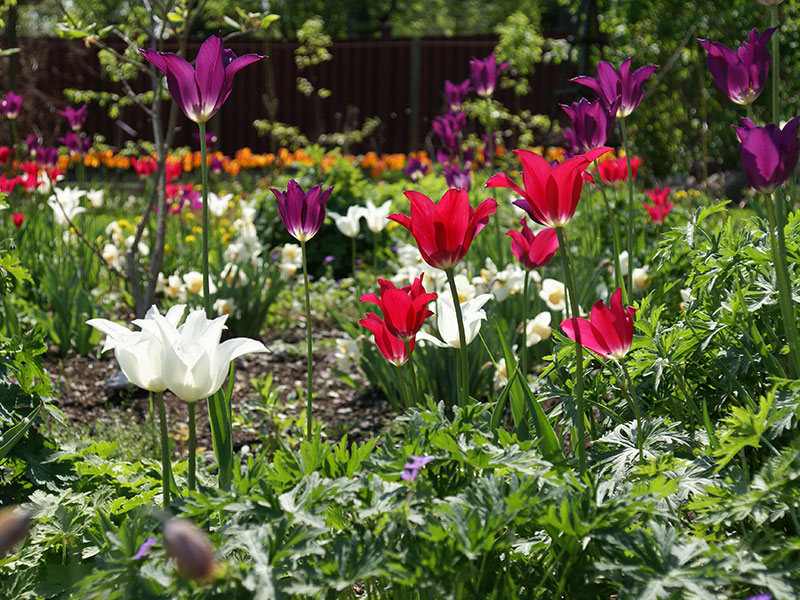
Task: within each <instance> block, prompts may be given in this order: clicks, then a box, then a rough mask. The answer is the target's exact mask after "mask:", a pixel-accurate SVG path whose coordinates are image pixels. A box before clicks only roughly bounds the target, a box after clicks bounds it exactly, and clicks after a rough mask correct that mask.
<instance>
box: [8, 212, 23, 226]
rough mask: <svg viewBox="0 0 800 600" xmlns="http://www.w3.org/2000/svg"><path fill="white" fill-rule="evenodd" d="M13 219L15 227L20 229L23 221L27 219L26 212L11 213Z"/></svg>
mask: <svg viewBox="0 0 800 600" xmlns="http://www.w3.org/2000/svg"><path fill="white" fill-rule="evenodd" d="M11 220H12V221H13V222H14V227H16V228H17V229H19V228H20V227H22V222H23V221H24V220H25V214H24V213H11Z"/></svg>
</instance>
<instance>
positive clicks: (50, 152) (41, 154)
mask: <svg viewBox="0 0 800 600" xmlns="http://www.w3.org/2000/svg"><path fill="white" fill-rule="evenodd" d="M36 159H37V161H38V162H40V163H44V164H45V165H47V166H48V167H52V166H53V165H54V164H56V163H57V162H58V148H56V147H55V146H51V147H49V148H39V149H38V150H37V151H36Z"/></svg>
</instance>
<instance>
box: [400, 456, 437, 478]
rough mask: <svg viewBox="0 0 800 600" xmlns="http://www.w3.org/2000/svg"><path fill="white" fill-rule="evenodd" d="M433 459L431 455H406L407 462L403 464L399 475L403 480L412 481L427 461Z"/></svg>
mask: <svg viewBox="0 0 800 600" xmlns="http://www.w3.org/2000/svg"><path fill="white" fill-rule="evenodd" d="M433 460H435V459H434V458H433V457H432V456H415V455H414V454H412V455H411V456H409V457H408V462H407V463H406V464H404V465H403V469H404V471H403V474H402V475H400V477H402V478H403V479H404V480H405V481H414V480H415V479H416V478H417V475H418V474H419V471H420V469H422V468H423V467H424V466H425V465H427V464H428V463H429V462H431V461H433Z"/></svg>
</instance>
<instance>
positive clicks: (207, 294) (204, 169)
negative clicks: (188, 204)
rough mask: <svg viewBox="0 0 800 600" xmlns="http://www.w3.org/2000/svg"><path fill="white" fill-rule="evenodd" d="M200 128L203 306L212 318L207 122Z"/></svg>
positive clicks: (201, 124)
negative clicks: (209, 268)
mask: <svg viewBox="0 0 800 600" xmlns="http://www.w3.org/2000/svg"><path fill="white" fill-rule="evenodd" d="M197 127H198V128H199V129H200V174H201V181H202V186H203V308H204V309H205V311H206V318H211V286H210V285H209V280H208V231H209V225H208V165H207V164H206V124H205V121H203V122H201V123H198V124H197Z"/></svg>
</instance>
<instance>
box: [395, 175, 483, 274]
mask: <svg viewBox="0 0 800 600" xmlns="http://www.w3.org/2000/svg"><path fill="white" fill-rule="evenodd" d="M405 195H406V197H407V198H408V199H409V201H410V202H411V211H410V212H411V216H410V217H408V216H406V215H404V214H400V213H398V214H394V215H390V216H389V219H391V220H392V221H396V222H397V223H400V225H402V226H403V227H405V228H406V229H408V230H409V231H410V232H411V235H413V236H414V239H416V241H417V246H418V247H419V252H420V254H421V255H422V258H423V259H424V260H425V262H426V263H428V264H429V265H430V266H432V267H434V268H436V269H442V270H443V271H444V270H447V269H450V268H452V267H454V266H455V265H457V264H458V263H459V262H461V259H462V258H464V256H465V255H466V254H467V250H469V245H470V244H471V243H472V240H474V239H475V236H477V235H478V233H479V232H480V230H481V229H483V228H484V227H485V226H486V224H487V223H488V222H489V216H490V215H492V214H494V213H495V212H497V202H495V201H494V200H493V199H491V198H489V199H487V200H484V201H483V202H481V203H480V204H479V205H478V208H477V209H475V210H473V209H472V207H471V206H470V205H469V194H468V193H467V191H466V190H463V189H462V190H454V189H453V190H447V191H446V192H445V193H444V195H443V196H442V199H441V200H440V201H439V202H438V203H437V204H434V203H433V201H432V200H431V199H430V198H428V197H427V196H426V195H425V194H421V193H419V192H414V191H407V192H405Z"/></svg>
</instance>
